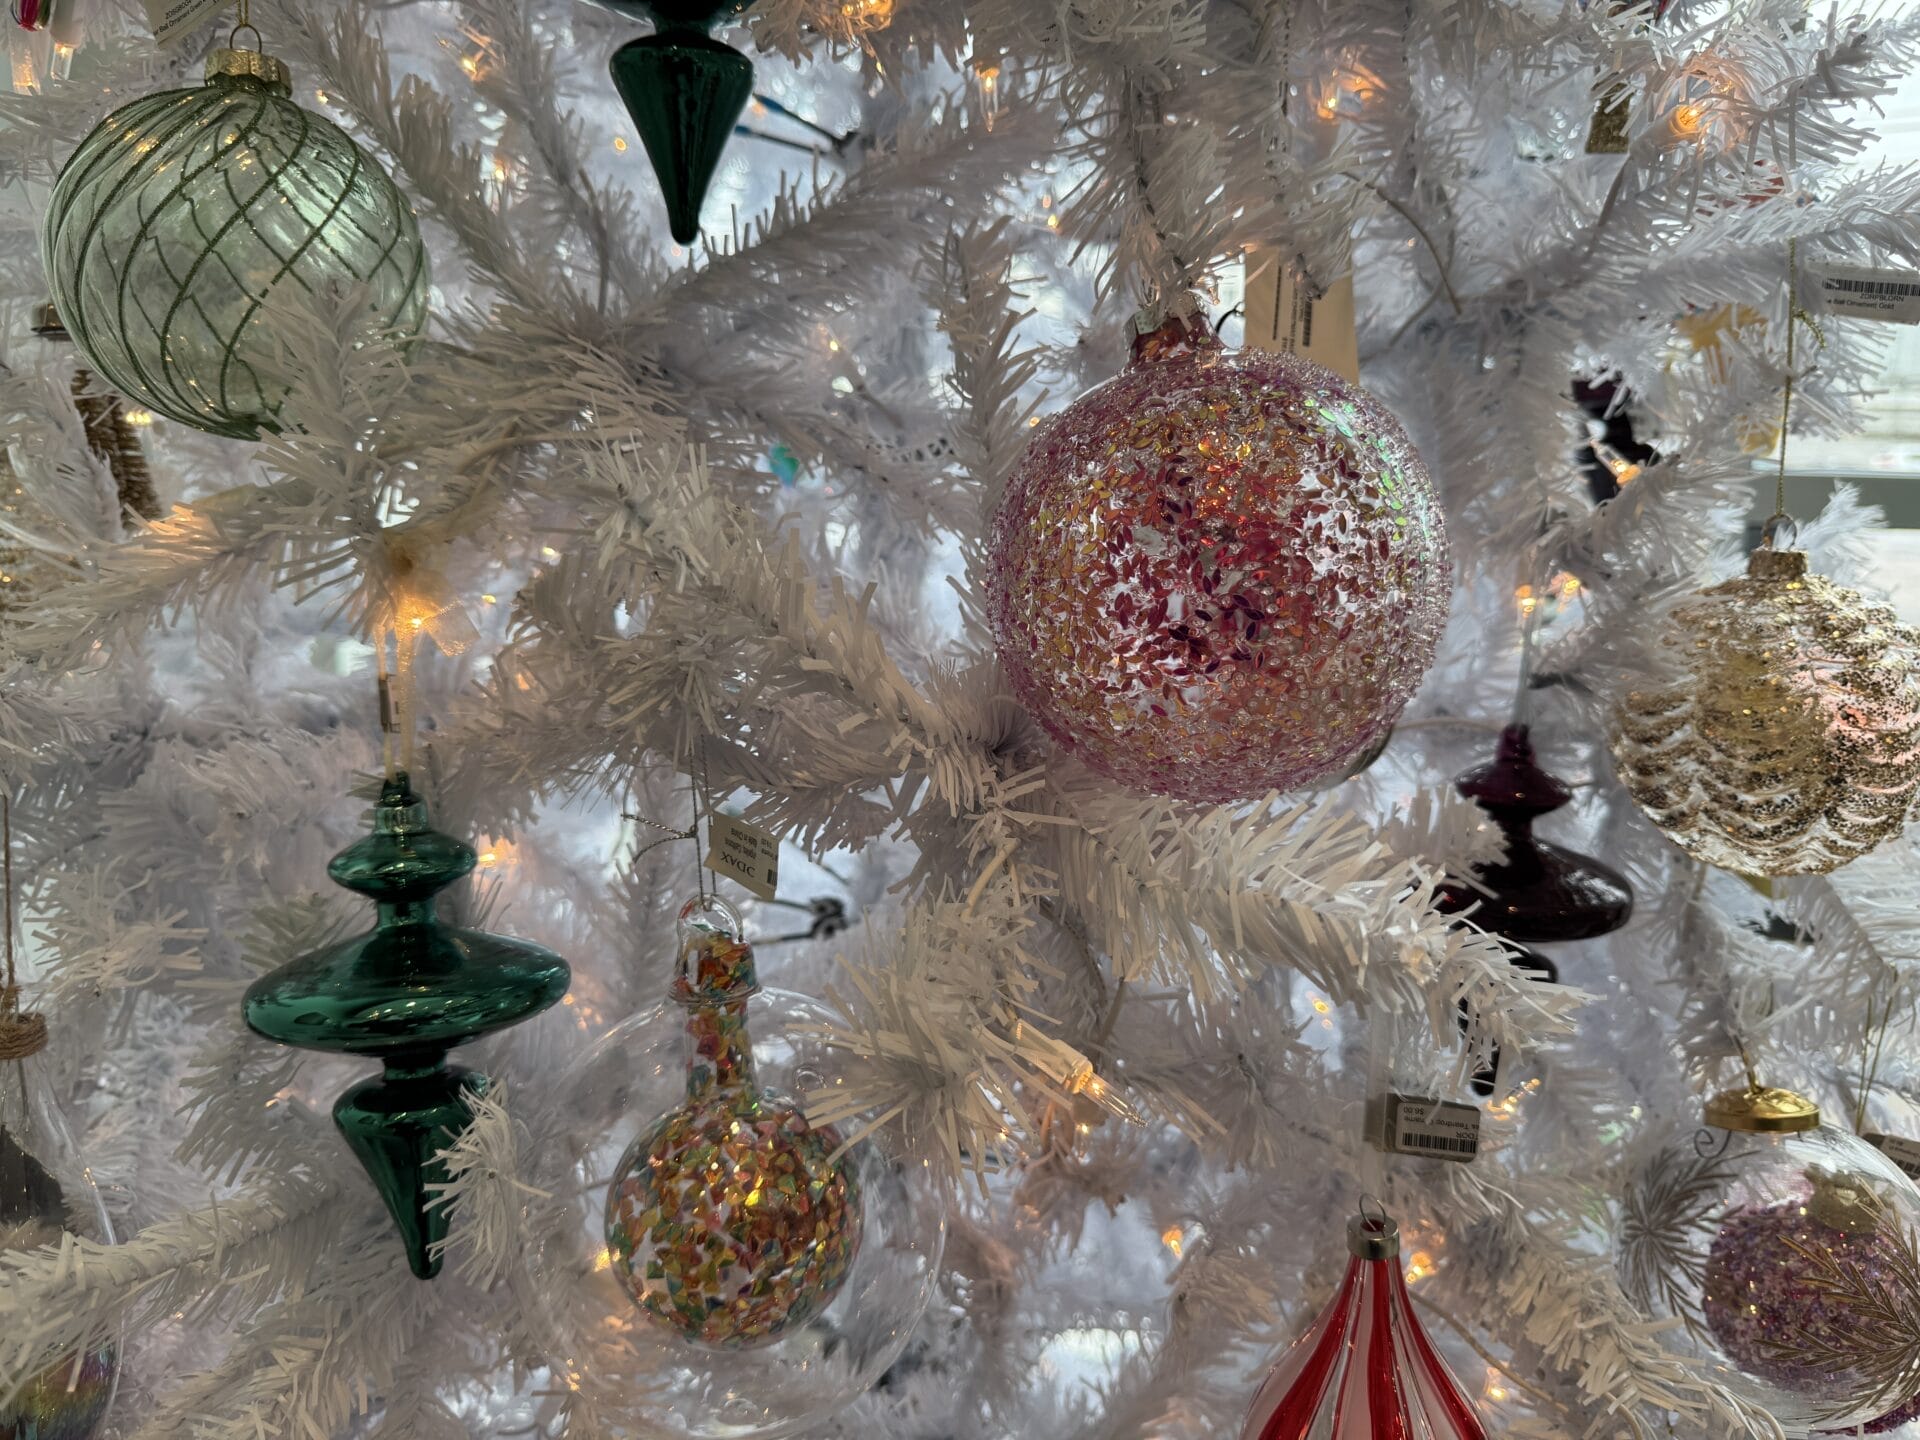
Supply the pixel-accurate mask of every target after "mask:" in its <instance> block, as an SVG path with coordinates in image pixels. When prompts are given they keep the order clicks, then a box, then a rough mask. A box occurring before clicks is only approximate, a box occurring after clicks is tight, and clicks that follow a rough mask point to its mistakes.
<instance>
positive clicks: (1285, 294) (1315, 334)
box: [1246, 250, 1360, 385]
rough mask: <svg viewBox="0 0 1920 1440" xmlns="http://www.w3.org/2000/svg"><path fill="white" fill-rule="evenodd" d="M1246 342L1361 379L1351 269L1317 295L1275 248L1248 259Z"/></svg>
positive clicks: (1348, 378) (1249, 254)
mask: <svg viewBox="0 0 1920 1440" xmlns="http://www.w3.org/2000/svg"><path fill="white" fill-rule="evenodd" d="M1246 284H1247V299H1246V305H1247V310H1246V337H1247V338H1246V343H1247V344H1248V345H1250V346H1252V347H1253V348H1254V349H1256V350H1278V351H1280V352H1281V353H1282V354H1285V355H1298V356H1300V357H1302V358H1303V359H1307V360H1311V361H1313V362H1314V363H1315V364H1316V365H1324V366H1326V367H1327V369H1329V370H1331V371H1333V372H1334V373H1335V374H1336V375H1339V376H1340V377H1342V378H1343V379H1345V380H1349V381H1351V382H1352V383H1353V384H1355V385H1358V384H1359V383H1360V341H1359V336H1358V334H1357V332H1356V331H1355V328H1354V301H1353V272H1352V271H1351V270H1349V271H1347V273H1346V274H1344V275H1342V276H1340V277H1339V278H1338V279H1337V280H1334V281H1333V282H1332V283H1331V284H1329V285H1328V286H1327V288H1326V290H1325V291H1324V292H1322V293H1320V294H1317V295H1316V294H1315V293H1314V292H1313V290H1312V288H1311V287H1309V286H1308V285H1307V284H1306V283H1305V282H1304V281H1303V280H1302V278H1301V275H1300V272H1299V271H1298V270H1296V269H1294V268H1293V266H1291V265H1289V264H1287V263H1285V262H1284V261H1283V260H1282V259H1281V258H1280V252H1279V251H1277V250H1254V251H1249V252H1248V254H1247V258H1246Z"/></svg>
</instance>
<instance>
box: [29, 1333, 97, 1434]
mask: <svg viewBox="0 0 1920 1440" xmlns="http://www.w3.org/2000/svg"><path fill="white" fill-rule="evenodd" d="M117 1367H118V1361H117V1359H116V1358H115V1355H114V1349H113V1347H112V1346H111V1345H102V1346H99V1347H98V1348H96V1349H93V1350H89V1351H87V1353H86V1354H85V1355H84V1356H82V1357H80V1361H79V1363H78V1364H77V1365H76V1364H75V1363H74V1361H73V1359H72V1358H71V1357H69V1358H68V1359H66V1360H63V1361H61V1362H59V1363H58V1364H55V1365H49V1366H48V1367H47V1368H46V1369H45V1370H42V1371H41V1372H40V1373H39V1374H38V1375H36V1376H34V1377H33V1379H31V1380H29V1381H28V1382H27V1383H26V1384H25V1385H24V1386H22V1387H21V1389H20V1392H19V1393H18V1394H17V1395H15V1396H14V1397H13V1400H12V1401H11V1402H10V1403H9V1404H6V1405H0V1440H88V1437H89V1436H91V1435H92V1434H93V1432H94V1431H95V1430H96V1429H97V1428H99V1425H100V1422H101V1420H102V1419H104V1418H105V1417H106V1413H107V1406H108V1405H110V1404H111V1403H112V1402H113V1382H114V1375H115V1371H116V1369H117Z"/></svg>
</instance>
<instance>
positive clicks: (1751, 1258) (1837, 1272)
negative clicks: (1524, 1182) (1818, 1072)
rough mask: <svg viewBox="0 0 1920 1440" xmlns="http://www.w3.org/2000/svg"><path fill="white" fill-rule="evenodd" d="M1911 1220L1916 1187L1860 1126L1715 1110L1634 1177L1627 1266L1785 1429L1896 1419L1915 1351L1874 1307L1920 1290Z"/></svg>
mask: <svg viewBox="0 0 1920 1440" xmlns="http://www.w3.org/2000/svg"><path fill="white" fill-rule="evenodd" d="M1917 1223H1920V1192H1916V1191H1915V1189H1914V1187H1913V1183H1912V1182H1911V1181H1910V1180H1908V1179H1907V1177H1906V1176H1904V1175H1902V1174H1901V1173H1900V1171H1899V1170H1897V1169H1896V1168H1895V1167H1894V1166H1893V1165H1892V1164H1891V1163H1890V1162H1889V1161H1887V1160H1886V1159H1885V1157H1883V1156H1882V1155H1881V1154H1880V1152H1879V1151H1878V1150H1876V1149H1874V1148H1873V1147H1872V1146H1871V1145H1868V1144H1867V1143H1866V1142H1865V1141H1863V1140H1860V1139H1858V1138H1857V1137H1855V1136H1853V1135H1850V1134H1847V1133H1846V1132H1844V1131H1840V1130H1834V1129H1830V1128H1827V1127H1824V1126H1823V1127H1820V1128H1817V1129H1810V1130H1804V1131H1800V1132H1796V1133H1784V1134H1764V1133H1744V1132H1735V1131H1728V1130H1723V1129H1718V1128H1715V1127H1713V1126H1708V1127H1706V1128H1703V1129H1702V1130H1700V1131H1699V1132H1698V1133H1697V1134H1696V1133H1689V1134H1687V1135H1685V1136H1683V1137H1681V1138H1680V1139H1678V1140H1677V1141H1676V1142H1675V1143H1674V1144H1672V1145H1670V1146H1667V1147H1666V1148H1664V1149H1661V1150H1659V1151H1657V1152H1655V1153H1654V1154H1653V1156H1652V1157H1651V1158H1650V1159H1649V1161H1648V1162H1647V1163H1646V1164H1645V1165H1644V1166H1643V1167H1642V1168H1641V1170H1640V1172H1639V1174H1638V1175H1636V1176H1635V1178H1634V1180H1633V1182H1632V1183H1631V1185H1630V1186H1629V1189H1628V1191H1627V1194H1626V1196H1625V1199H1624V1204H1623V1209H1622V1216H1621V1231H1620V1273H1621V1280H1622V1283H1623V1285H1624V1286H1625V1288H1626V1290H1627V1292H1628V1294H1629V1295H1631V1296H1632V1297H1633V1299H1634V1300H1635V1301H1636V1302H1637V1303H1638V1304H1640V1305H1641V1306H1643V1307H1644V1308H1645V1309H1646V1310H1647V1311H1648V1313H1650V1314H1652V1315H1654V1316H1656V1317H1659V1318H1662V1319H1664V1318H1669V1317H1672V1318H1676V1319H1678V1320H1679V1321H1680V1322H1681V1324H1680V1325H1678V1326H1675V1327H1674V1328H1673V1329H1671V1330H1668V1331H1665V1332H1663V1334H1664V1335H1665V1336H1667V1337H1668V1338H1669V1340H1670V1341H1671V1343H1673V1344H1674V1345H1675V1346H1676V1347H1679V1348H1681V1349H1683V1350H1684V1351H1685V1352H1686V1353H1687V1354H1689V1355H1690V1356H1692V1357H1694V1358H1696V1359H1698V1360H1699V1361H1701V1362H1702V1363H1703V1364H1704V1366H1705V1367H1706V1369H1707V1371H1708V1372H1709V1374H1710V1376H1711V1378H1713V1379H1714V1380H1715V1381H1717V1382H1718V1383H1720V1384H1723V1385H1725V1386H1726V1387H1727V1388H1728V1389H1729V1390H1732V1391H1733V1392H1734V1393H1735V1394H1737V1395H1739V1396H1741V1397H1742V1398H1744V1399H1746V1400H1750V1401H1752V1402H1754V1403H1755V1404H1758V1405H1760V1406H1762V1407H1764V1408H1765V1409H1766V1410H1767V1411H1768V1412H1769V1413H1770V1414H1772V1415H1773V1417H1774V1418H1775V1419H1776V1420H1778V1421H1779V1422H1780V1424H1781V1426H1782V1427H1783V1428H1784V1429H1785V1430H1786V1431H1787V1432H1788V1433H1789V1434H1806V1433H1808V1432H1810V1431H1816V1430H1828V1429H1849V1428H1852V1427H1855V1426H1868V1427H1873V1426H1875V1425H1876V1424H1879V1423H1880V1422H1882V1421H1885V1422H1886V1424H1887V1425H1891V1424H1892V1423H1897V1422H1894V1421H1893V1420H1891V1419H1890V1418H1889V1414H1890V1412H1897V1411H1899V1410H1900V1409H1901V1408H1902V1407H1904V1406H1906V1405H1907V1404H1908V1403H1909V1402H1910V1401H1911V1400H1912V1399H1913V1398H1914V1395H1915V1392H1916V1391H1920V1369H1917V1368H1916V1367H1920V1353H1909V1351H1908V1349H1907V1348H1906V1347H1903V1346H1902V1345H1901V1344H1899V1343H1898V1342H1897V1340H1895V1339H1894V1338H1892V1337H1891V1336H1890V1333H1889V1331H1888V1328H1887V1326H1886V1324H1885V1323H1884V1321H1883V1319H1882V1318H1879V1317H1881V1316H1883V1315H1884V1313H1885V1311H1886V1308H1887V1307H1889V1306H1891V1307H1894V1308H1895V1309H1897V1310H1898V1311H1900V1312H1901V1313H1913V1310H1914V1307H1916V1306H1920V1253H1916V1250H1915V1246H1916V1244H1920V1238H1917V1237H1916V1224H1917Z"/></svg>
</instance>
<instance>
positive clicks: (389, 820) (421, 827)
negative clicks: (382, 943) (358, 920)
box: [327, 770, 478, 929]
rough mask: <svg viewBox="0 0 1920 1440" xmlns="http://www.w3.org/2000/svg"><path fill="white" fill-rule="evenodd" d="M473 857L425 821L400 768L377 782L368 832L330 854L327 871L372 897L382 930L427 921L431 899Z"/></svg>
mask: <svg viewBox="0 0 1920 1440" xmlns="http://www.w3.org/2000/svg"><path fill="white" fill-rule="evenodd" d="M477 861H478V857H477V856H476V855H475V854H474V850H473V847H472V846H471V845H468V844H466V843H465V842H464V841H460V840H455V839H454V838H453V837H452V836H451V835H446V834H443V833H442V832H440V831H438V830H436V829H434V828H433V826H432V825H431V824H429V823H428V821H427V803H426V801H424V800H422V799H421V798H420V797H419V796H418V795H416V794H415V793H414V791H413V786H412V785H411V784H410V783H409V782H408V780H407V774H406V772H405V771H404V770H402V771H400V772H399V773H398V774H396V775H395V776H394V777H393V778H392V779H390V780H388V781H387V782H386V783H385V784H384V785H382V786H381V789H380V799H379V800H378V802H376V803H375V805H374V807H373V825H372V828H371V833H369V834H367V835H365V836H363V837H362V838H361V839H359V840H356V841H355V842H354V843H353V844H351V845H349V846H348V847H347V848H346V849H344V850H342V851H341V852H340V853H339V854H338V855H336V856H334V857H333V860H332V861H331V862H330V863H329V864H328V866H327V874H328V875H330V876H331V877H332V878H333V881H334V883H335V884H336V885H341V886H344V887H345V888H346V889H348V890H352V891H354V892H355V893H356V894H360V895H364V896H366V897H367V898H368V899H369V900H372V901H373V902H374V903H375V905H376V906H377V907H378V909H379V914H380V924H381V927H382V928H383V929H384V928H391V927H393V926H399V925H425V924H429V923H431V922H432V920H433V918H434V916H433V897H434V896H435V895H437V894H439V892H440V891H442V890H444V889H446V888H447V886H449V885H451V884H453V883H454V882H455V881H457V880H460V879H463V878H464V877H465V876H466V875H467V874H469V873H470V872H471V871H472V869H473V867H474V865H475V864H476V863H477Z"/></svg>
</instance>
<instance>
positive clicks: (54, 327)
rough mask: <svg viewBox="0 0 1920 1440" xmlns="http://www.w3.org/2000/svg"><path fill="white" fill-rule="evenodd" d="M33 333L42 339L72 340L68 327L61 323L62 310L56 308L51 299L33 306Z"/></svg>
mask: <svg viewBox="0 0 1920 1440" xmlns="http://www.w3.org/2000/svg"><path fill="white" fill-rule="evenodd" d="M33 333H34V334H36V335H38V336H39V337H40V338H41V339H42V340H71V339H72V338H73V337H72V336H71V335H69V334H68V333H67V327H66V326H65V325H62V324H61V323H60V312H59V311H58V310H56V309H55V308H54V304H53V302H52V301H51V300H42V301H41V302H40V303H39V304H38V305H36V306H34V307H33Z"/></svg>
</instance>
